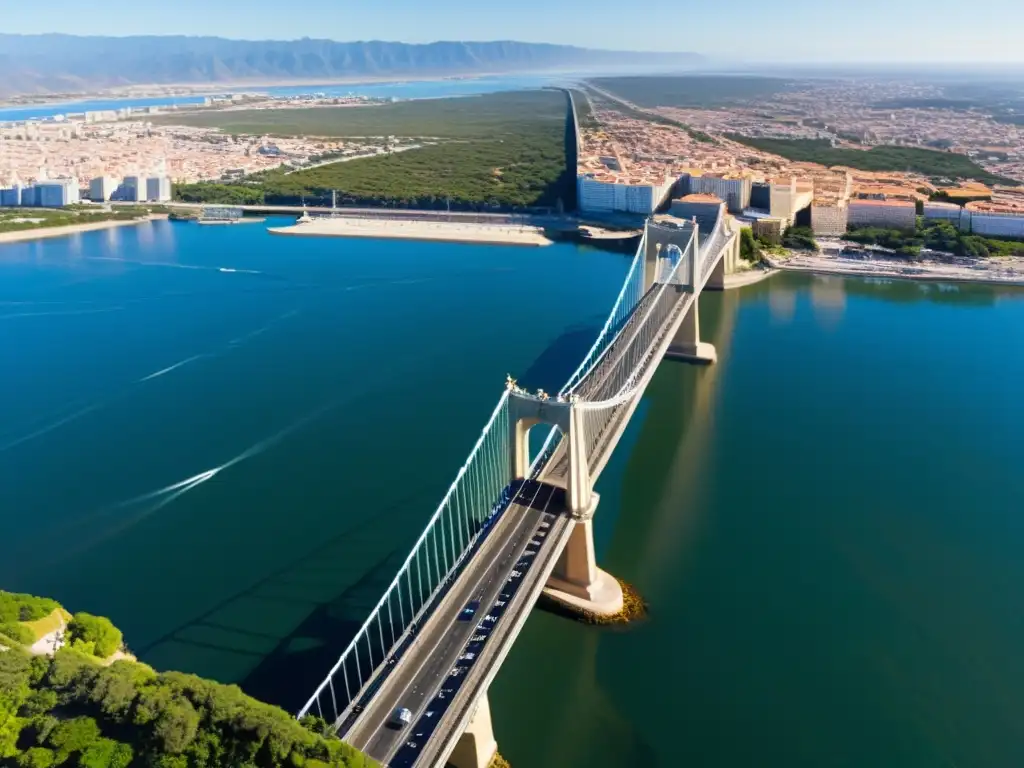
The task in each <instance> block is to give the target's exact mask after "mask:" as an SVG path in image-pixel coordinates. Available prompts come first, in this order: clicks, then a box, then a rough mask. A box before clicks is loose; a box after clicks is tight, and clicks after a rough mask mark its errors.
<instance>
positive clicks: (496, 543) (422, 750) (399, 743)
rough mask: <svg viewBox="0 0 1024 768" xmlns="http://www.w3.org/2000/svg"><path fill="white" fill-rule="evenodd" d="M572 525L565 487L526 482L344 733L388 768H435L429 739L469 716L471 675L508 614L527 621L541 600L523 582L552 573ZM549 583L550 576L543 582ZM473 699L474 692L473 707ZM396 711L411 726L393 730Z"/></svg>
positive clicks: (496, 641) (497, 646)
mask: <svg viewBox="0 0 1024 768" xmlns="http://www.w3.org/2000/svg"><path fill="white" fill-rule="evenodd" d="M569 520H570V518H569V517H568V515H567V514H566V513H565V493H564V491H563V490H562V489H559V488H554V487H553V486H551V485H548V484H545V483H540V482H537V481H527V482H526V483H524V484H523V486H522V487H521V488H520V489H519V491H518V493H517V494H516V495H515V496H514V497H513V499H512V501H511V502H510V504H509V506H508V507H507V508H506V509H505V510H504V511H503V512H502V514H501V516H500V518H499V519H498V522H497V523H495V524H494V525H493V526H492V527H491V529H490V530H489V531H488V533H487V535H486V536H485V537H484V539H483V541H482V542H481V543H480V544H479V545H478V547H477V551H476V552H475V553H474V554H473V556H472V559H471V560H470V563H469V566H468V567H467V569H466V570H465V571H463V573H462V574H461V575H460V577H459V578H458V579H457V580H456V582H455V584H454V585H453V586H452V587H451V588H450V590H449V592H448V593H447V595H445V597H444V598H443V599H442V601H441V602H440V604H439V605H438V606H437V607H436V608H435V609H434V612H433V613H432V615H431V616H430V617H429V619H428V620H427V621H426V622H425V624H424V626H423V627H422V628H421V629H420V631H419V633H418V634H417V636H416V637H415V639H414V641H413V643H412V644H411V646H409V647H408V649H407V650H405V651H404V652H403V653H402V658H401V660H400V663H396V664H394V665H393V666H392V668H391V671H390V674H389V675H388V676H387V677H386V679H385V680H384V682H383V684H382V685H381V687H380V689H379V691H378V693H377V694H376V695H375V696H374V697H373V698H372V700H371V701H370V703H369V704H367V705H366V709H365V710H364V712H363V713H361V714H360V715H359V717H358V719H356V721H355V722H354V724H353V725H352V726H351V728H349V730H348V731H347V732H341V733H340V734H339V735H340V736H341V737H342V738H343V739H345V741H347V742H348V743H350V744H352V745H353V746H355V747H357V748H358V749H360V750H362V751H363V752H365V753H367V754H369V755H370V756H371V757H373V758H374V759H376V760H378V761H379V762H380V763H381V764H382V765H390V766H412V765H415V764H424V765H431V764H432V763H431V762H424V760H432V759H433V758H434V757H436V751H437V747H438V746H439V745H436V744H434V743H432V742H433V741H435V740H432V739H431V738H430V736H431V735H432V734H433V733H434V731H435V730H437V728H438V725H439V724H440V723H442V722H445V721H447V720H449V719H451V716H453V715H456V714H459V713H461V712H463V711H464V709H465V707H466V703H465V696H464V695H460V694H464V693H466V692H465V691H463V688H464V684H465V682H466V681H467V679H468V678H469V677H470V675H469V672H470V671H471V670H472V669H473V668H474V667H477V666H479V665H481V662H482V661H483V663H485V664H486V661H487V659H488V658H489V657H492V656H493V655H494V652H495V651H499V650H501V647H502V646H504V645H505V643H502V642H501V638H500V636H503V635H505V634H507V631H508V626H509V624H510V619H511V618H512V617H511V616H510V614H513V613H515V611H519V612H521V613H522V615H523V619H524V620H525V616H526V615H527V614H528V613H529V609H530V608H531V607H532V605H533V603H534V601H535V600H536V596H532V595H531V596H530V598H529V599H528V600H524V598H525V597H526V596H525V594H524V593H523V592H522V591H521V587H522V586H523V583H524V581H525V580H526V579H525V577H526V576H527V574H528V573H530V572H531V571H533V570H538V571H546V572H547V574H550V572H551V570H552V569H553V568H554V564H555V561H556V560H557V555H558V553H559V552H560V551H561V546H558V545H557V544H556V545H554V546H553V545H552V544H551V540H552V538H564V534H565V531H566V530H571V526H569V525H568V521H569ZM561 543H563V544H564V542H561ZM545 581H546V577H544V578H543V579H542V580H541V581H540V583H541V585H543V583H544V582H545ZM473 601H477V602H479V607H478V608H477V610H476V612H475V614H474V615H473V616H472V618H471V619H469V620H460V619H459V614H460V613H461V612H462V611H463V609H464V608H465V607H466V606H467V605H468V604H469V603H470V602H473ZM524 609H525V610H524ZM475 701H476V695H472V698H471V699H470V700H469V705H472V703H473V702H475ZM453 705H456V706H453ZM398 707H406V708H407V709H409V710H410V711H411V712H412V714H413V724H412V725H411V726H408V727H406V728H403V729H395V728H393V727H391V726H390V725H389V722H388V721H389V719H390V717H391V715H392V713H393V712H394V710H395V709H396V708H398ZM460 707H461V709H460Z"/></svg>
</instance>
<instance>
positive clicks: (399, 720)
mask: <svg viewBox="0 0 1024 768" xmlns="http://www.w3.org/2000/svg"><path fill="white" fill-rule="evenodd" d="M411 722H412V712H410V711H409V710H408V709H407V708H405V707H399V708H398V709H396V710H395V711H394V712H392V713H391V720H390V721H389V724H390V725H391V726H393V727H395V728H405V726H407V725H408V724H409V723H411Z"/></svg>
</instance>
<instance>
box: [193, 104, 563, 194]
mask: <svg viewBox="0 0 1024 768" xmlns="http://www.w3.org/2000/svg"><path fill="white" fill-rule="evenodd" d="M333 112H341V113H345V115H344V116H338V117H337V118H332V117H331V116H330V115H326V116H325V115H319V113H333ZM377 112H379V113H381V114H379V115H376V116H370V117H365V116H364V117H351V116H349V113H368V114H369V113H377ZM282 113H296V114H294V115H292V116H291V117H287V116H282ZM309 113H317V115H313V116H311V115H310V114H309ZM238 114H241V113H224V114H223V115H221V117H222V118H223V117H226V116H228V115H238ZM259 114H260V115H267V116H269V117H267V118H266V119H267V120H268V121H269V122H268V123H267V124H261V125H259V126H256V125H251V124H247V125H246V126H245V127H246V128H247V129H248V130H251V131H253V132H257V133H259V132H265V131H267V130H268V129H269V125H270V123H274V122H275V121H276V123H277V124H279V125H287V126H288V128H289V129H292V130H295V129H300V128H301V129H304V130H306V131H312V130H319V131H323V130H328V131H330V132H332V133H339V132H344V131H347V130H372V131H374V132H376V134H377V135H380V134H381V133H387V134H389V135H417V136H430V137H432V138H434V139H436V140H437V141H438V143H435V144H431V145H428V146H424V147H422V148H420V149H414V150H409V151H406V152H401V153H397V154H387V155H381V156H378V157H372V158H366V159H360V160H352V161H349V162H344V163H333V164H330V165H324V166H320V167H318V168H310V169H308V170H303V171H298V172H295V173H287V171H288V170H290V169H279V170H275V171H268V172H263V173H261V174H259V175H258V177H255V178H250V179H247V180H245V181H244V182H241V183H236V184H210V183H202V184H189V185H181V186H178V187H176V188H175V196H176V197H177V199H179V200H183V201H187V202H196V203H224V204H235V205H239V204H250V205H259V204H263V203H266V204H279V205H300V204H303V203H307V204H310V205H329V204H330V201H331V192H332V190H334V191H337V193H338V200H339V202H340V203H348V204H362V205H367V204H369V205H374V204H387V205H398V206H415V207H425V208H445V207H446V206H449V205H450V206H451V207H453V208H461V209H467V208H468V209H482V208H489V209H505V210H508V209H517V208H525V207H547V208H556V207H558V205H559V201H560V200H561V201H562V204H564V203H565V201H567V200H572V196H573V184H574V181H575V180H574V179H573V178H572V176H571V174H569V173H568V170H567V167H566V120H567V117H568V112H567V101H566V97H565V94H564V93H563V92H561V91H524V92H520V93H511V94H509V93H505V94H492V95H489V96H483V97H479V98H476V97H474V98H465V99H438V100H433V101H417V102H403V103H399V104H393V105H387V106H384V107H349V108H342V109H340V110H332V109H305V110H266V111H261V112H260V113H259ZM389 115H390V117H389ZM202 117H204V118H206V117H209V118H212V117H214V115H209V116H207V115H204V116H202ZM391 119H394V122H393V123H392V122H389V120H391ZM334 120H337V122H332V121H334ZM356 125H359V126H362V127H360V128H357V127H355V126H356Z"/></svg>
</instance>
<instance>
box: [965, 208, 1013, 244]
mask: <svg viewBox="0 0 1024 768" xmlns="http://www.w3.org/2000/svg"><path fill="white" fill-rule="evenodd" d="M968 214H969V216H970V231H971V232H972V233H974V234H975V235H991V236H993V237H1015V238H1024V211H1016V212H1014V211H984V210H982V211H969V212H968ZM963 228H964V227H963V226H961V229H963Z"/></svg>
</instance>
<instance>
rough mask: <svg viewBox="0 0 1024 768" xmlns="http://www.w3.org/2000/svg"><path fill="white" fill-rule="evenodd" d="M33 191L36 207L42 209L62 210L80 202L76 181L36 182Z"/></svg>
mask: <svg viewBox="0 0 1024 768" xmlns="http://www.w3.org/2000/svg"><path fill="white" fill-rule="evenodd" d="M35 190H36V196H37V198H36V205H38V206H40V207H42V208H63V207H64V206H65V205H73V204H74V203H77V202H79V201H80V200H81V198H80V197H79V194H78V179H54V180H52V181H37V182H36V184H35Z"/></svg>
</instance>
